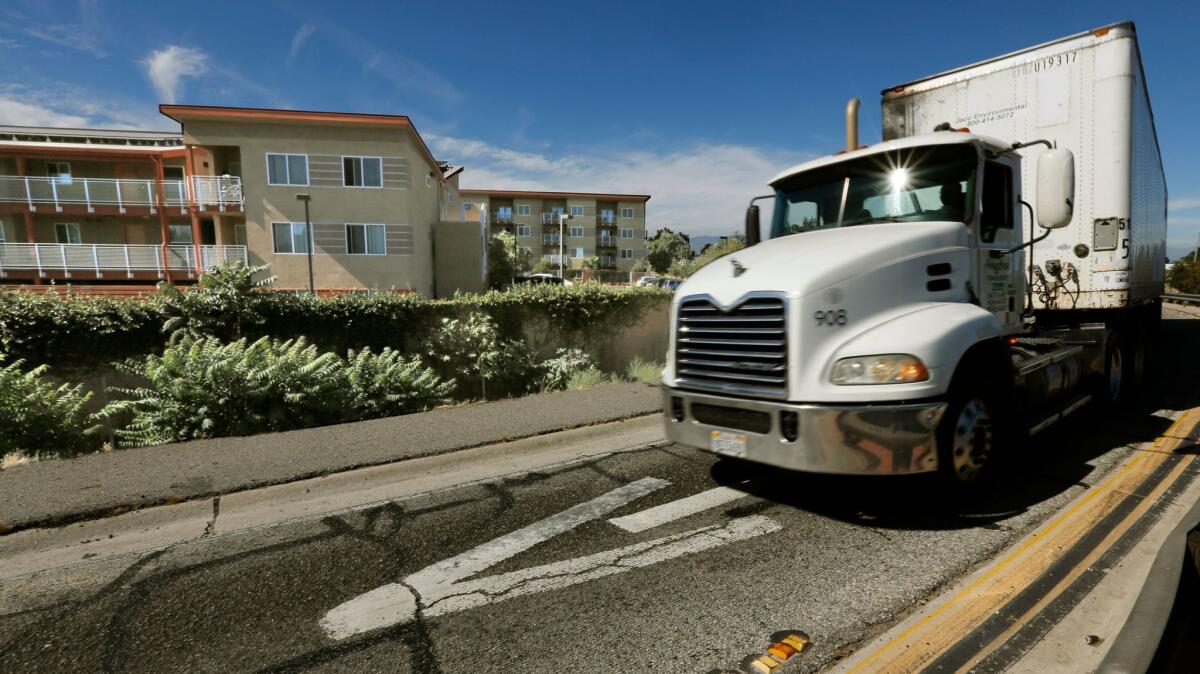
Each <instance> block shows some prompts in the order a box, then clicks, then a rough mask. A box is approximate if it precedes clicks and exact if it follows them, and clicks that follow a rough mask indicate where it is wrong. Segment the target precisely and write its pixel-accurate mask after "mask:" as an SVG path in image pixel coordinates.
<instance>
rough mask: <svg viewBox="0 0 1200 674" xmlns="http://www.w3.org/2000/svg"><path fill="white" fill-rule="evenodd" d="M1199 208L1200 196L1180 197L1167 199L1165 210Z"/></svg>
mask: <svg viewBox="0 0 1200 674" xmlns="http://www.w3.org/2000/svg"><path fill="white" fill-rule="evenodd" d="M1197 208H1200V197H1182V198H1172V199H1170V200H1168V201H1167V210H1168V211H1170V212H1172V213H1173V212H1175V211H1191V210H1195V209H1197Z"/></svg>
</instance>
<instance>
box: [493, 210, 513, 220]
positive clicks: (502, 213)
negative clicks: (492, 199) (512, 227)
mask: <svg viewBox="0 0 1200 674" xmlns="http://www.w3.org/2000/svg"><path fill="white" fill-rule="evenodd" d="M496 219H497V220H503V221H505V222H508V221H510V220H512V206H501V207H499V208H497V209H496Z"/></svg>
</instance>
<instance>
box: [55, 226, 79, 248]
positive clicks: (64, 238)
mask: <svg viewBox="0 0 1200 674" xmlns="http://www.w3.org/2000/svg"><path fill="white" fill-rule="evenodd" d="M54 240H55V241H57V242H58V243H83V239H82V238H80V236H79V223H77V222H56V223H54Z"/></svg>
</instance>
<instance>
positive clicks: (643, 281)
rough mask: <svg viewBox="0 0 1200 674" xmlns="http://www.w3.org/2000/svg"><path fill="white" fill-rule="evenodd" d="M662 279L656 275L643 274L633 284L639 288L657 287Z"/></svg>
mask: <svg viewBox="0 0 1200 674" xmlns="http://www.w3.org/2000/svg"><path fill="white" fill-rule="evenodd" d="M661 282H662V279H660V278H658V277H657V276H643V277H641V278H640V279H638V280H637V283H636V284H635V285H636V286H637V287H639V288H657V287H658V284H659V283H661Z"/></svg>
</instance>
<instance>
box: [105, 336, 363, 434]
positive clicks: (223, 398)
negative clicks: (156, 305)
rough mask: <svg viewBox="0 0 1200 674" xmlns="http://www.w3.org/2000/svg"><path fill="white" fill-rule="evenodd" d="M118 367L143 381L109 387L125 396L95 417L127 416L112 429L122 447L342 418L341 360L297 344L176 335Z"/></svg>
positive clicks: (327, 421) (274, 429)
mask: <svg viewBox="0 0 1200 674" xmlns="http://www.w3.org/2000/svg"><path fill="white" fill-rule="evenodd" d="M119 369H121V370H122V371H124V372H127V373H129V374H133V375H136V376H138V377H141V378H143V379H145V380H146V381H147V382H148V383H147V385H146V386H145V387H142V388H135V389H124V388H114V389H113V390H114V391H116V392H117V393H119V394H122V395H124V396H127V397H128V398H129V399H128V400H121V401H117V402H114V403H112V404H110V405H109V406H108V407H106V408H105V410H104V412H103V413H105V414H110V415H111V414H117V413H129V414H130V415H131V416H132V420H131V421H130V423H129V425H128V427H127V428H125V429H122V430H118V431H116V435H117V438H118V439H119V440H120V441H121V444H123V445H134V446H139V445H154V444H159V443H163V442H169V441H172V440H193V439H196V438H212V437H221V436H230V435H251V434H254V433H262V432H271V431H287V430H292V429H296V428H305V427H308V426H317V425H321V424H327V423H333V422H335V421H339V420H340V419H341V416H342V411H341V409H340V403H341V400H342V398H343V397H344V396H343V395H340V394H342V393H344V391H343V390H341V385H342V381H341V380H342V377H341V376H340V375H341V374H342V373H341V370H342V364H341V361H340V360H339V359H338V357H337V356H336V355H335V354H333V353H318V352H317V348H316V347H315V346H312V345H309V344H307V343H306V342H305V341H304V340H303V339H297V340H288V341H276V340H271V339H268V338H266V337H263V338H260V339H258V340H257V341H254V342H249V343H247V340H246V339H239V340H237V341H234V342H229V343H225V342H222V341H221V340H219V339H216V338H214V337H205V338H201V339H193V338H191V337H184V338H182V339H180V340H179V341H177V342H175V343H174V344H171V345H168V346H167V347H166V348H165V349H164V350H163V353H162V355H161V356H157V355H151V356H147V357H145V358H144V359H142V360H140V361H129V362H126V363H124V364H122V365H121V366H120V367H119Z"/></svg>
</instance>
